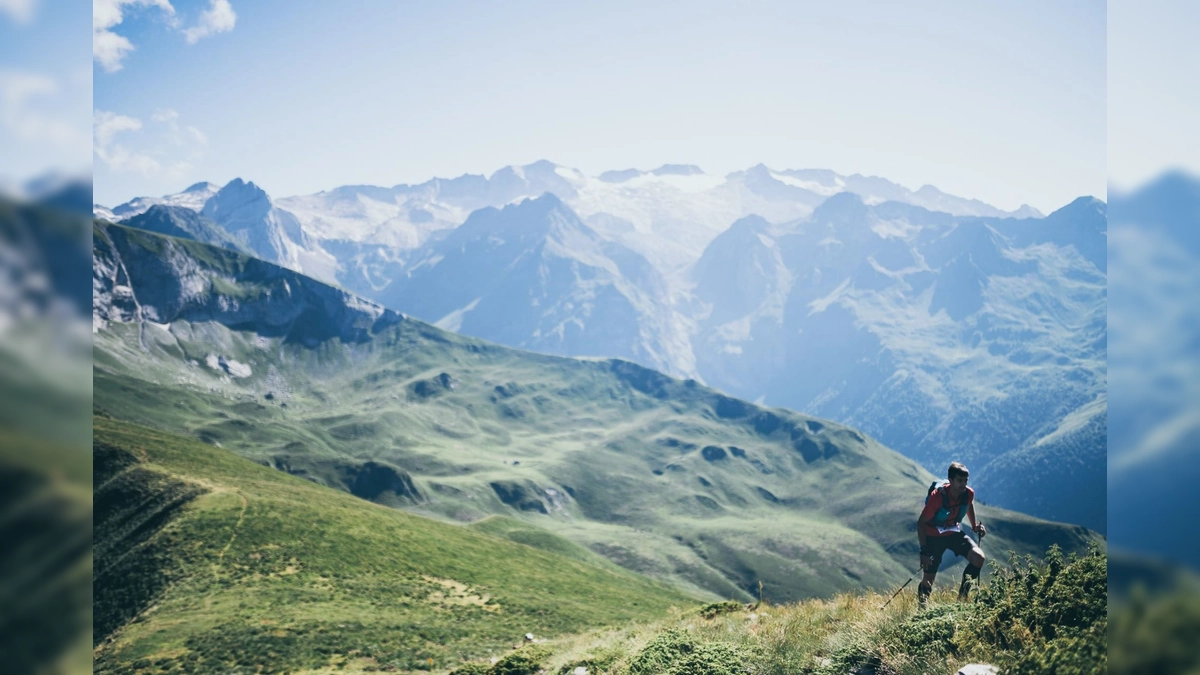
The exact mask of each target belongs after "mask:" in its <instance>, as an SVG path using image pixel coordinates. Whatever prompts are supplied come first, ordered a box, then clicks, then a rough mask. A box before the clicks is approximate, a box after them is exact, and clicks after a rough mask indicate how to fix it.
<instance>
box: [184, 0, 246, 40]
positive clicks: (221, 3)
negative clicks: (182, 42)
mask: <svg viewBox="0 0 1200 675" xmlns="http://www.w3.org/2000/svg"><path fill="white" fill-rule="evenodd" d="M236 23H237V14H236V13H235V12H234V11H233V5H230V4H229V0H211V2H210V4H209V7H208V10H207V11H205V12H204V13H203V14H201V15H200V22H199V23H197V24H196V25H195V26H192V27H191V28H188V29H186V30H184V31H183V35H184V37H185V38H187V41H188V44H190V45H192V44H196V42H197V41H198V40H200V39H201V38H205V37H208V36H209V35H213V34H215V33H227V32H229V31H231V30H233V26H234V24H236Z"/></svg>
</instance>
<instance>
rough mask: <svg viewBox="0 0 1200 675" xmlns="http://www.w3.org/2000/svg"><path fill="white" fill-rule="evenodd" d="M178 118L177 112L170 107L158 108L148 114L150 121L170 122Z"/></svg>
mask: <svg viewBox="0 0 1200 675" xmlns="http://www.w3.org/2000/svg"><path fill="white" fill-rule="evenodd" d="M177 119H179V113H178V112H175V111H174V110H171V109H170V108H159V109H158V110H155V111H154V114H153V115H151V116H150V120H151V121H152V122H170V121H173V120H177Z"/></svg>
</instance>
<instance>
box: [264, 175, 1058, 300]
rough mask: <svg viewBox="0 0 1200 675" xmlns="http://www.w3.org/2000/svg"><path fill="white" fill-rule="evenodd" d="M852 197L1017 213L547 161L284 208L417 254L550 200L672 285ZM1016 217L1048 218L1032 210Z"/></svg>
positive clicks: (320, 233) (808, 181)
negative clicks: (511, 210) (464, 228)
mask: <svg viewBox="0 0 1200 675" xmlns="http://www.w3.org/2000/svg"><path fill="white" fill-rule="evenodd" d="M844 191H849V192H853V193H855V194H859V195H860V196H861V197H863V199H864V200H865V201H866V202H867V203H879V202H883V201H888V200H891V201H903V202H906V203H912V204H916V205H920V206H925V207H927V208H931V209H936V210H940V211H944V212H947V213H952V214H958V215H986V216H997V217H999V216H1005V215H1009V214H1006V213H1004V212H1003V211H1000V210H999V209H996V208H994V207H991V206H988V205H987V204H984V203H983V202H980V201H978V200H971V199H964V198H960V197H955V196H953V195H948V194H945V193H943V192H941V191H939V190H937V189H936V188H933V187H932V186H925V187H923V188H921V189H920V190H917V191H915V192H914V191H912V190H908V189H907V188H904V187H902V186H900V185H897V184H895V183H892V182H890V181H887V180H885V179H882V178H876V177H867V176H860V175H857V174H856V175H853V176H841V175H839V174H836V173H834V172H832V171H823V170H789V171H775V170H772V169H770V168H768V167H766V166H763V165H758V166H756V167H753V168H751V169H747V170H746V171H739V172H735V173H731V174H729V175H727V176H715V175H711V174H707V173H705V172H704V171H703V170H702V169H700V167H696V166H691V165H675V164H668V165H664V166H661V167H659V168H657V169H653V170H650V171H641V170H638V169H627V170H624V171H607V172H604V173H602V174H600V176H598V177H589V176H587V175H585V174H584V173H583V172H581V171H578V170H576V169H571V168H567V167H562V166H558V165H555V164H553V163H551V162H548V161H545V160H543V161H539V162H534V163H533V164H529V165H525V166H508V167H504V168H502V169H500V170H498V171H496V172H495V173H493V174H492V175H491V176H486V177H485V176H482V175H472V174H468V175H463V176H459V177H458V178H453V179H443V178H434V179H432V180H429V181H426V182H425V183H421V184H418V185H406V184H402V185H396V186H393V187H390V188H386V187H378V186H367V185H357V186H344V187H340V188H337V189H335V190H330V191H328V192H321V193H318V194H315V195H306V196H297V197H288V198H284V199H280V200H279V206H280V207H282V208H284V209H287V210H289V211H291V212H292V213H294V214H295V215H296V217H297V218H298V219H299V220H300V221H301V223H302V224H303V225H304V229H305V231H306V232H308V233H309V234H310V235H311V236H313V237H314V238H315V239H317V240H319V241H325V240H337V241H341V242H354V243H356V244H366V245H370V246H375V245H380V246H384V247H387V248H389V249H411V248H415V247H416V246H419V245H421V244H422V243H424V242H425V241H427V240H428V239H429V238H430V237H431V236H433V234H434V233H435V232H438V231H441V230H446V229H451V228H453V227H457V226H458V225H460V224H462V223H463V222H464V221H465V220H466V218H467V216H468V215H470V213H471V212H472V211H475V210H477V209H480V208H483V207H486V206H493V207H502V206H504V205H506V204H510V203H514V202H518V201H521V200H523V199H530V198H536V197H539V196H541V195H542V194H544V193H550V194H553V195H555V196H556V197H558V198H559V199H560V200H562V201H563V203H565V204H566V205H567V206H568V207H570V208H571V210H573V211H574V212H576V213H577V214H578V215H579V216H580V217H581V218H583V220H584V222H586V223H587V224H588V225H589V226H590V227H592V228H593V229H594V230H596V232H597V233H599V234H600V235H601V236H604V237H605V238H607V239H610V240H613V241H617V242H620V243H622V244H624V245H625V246H627V247H629V248H631V249H633V250H635V251H637V252H638V253H640V254H641V255H642V256H644V257H645V258H646V259H647V260H649V261H650V262H651V263H652V264H654V265H655V267H657V268H658V269H659V270H660V271H662V272H663V273H664V274H666V275H667V276H668V277H670V276H671V275H673V274H675V273H677V272H680V271H681V270H682V269H683V268H685V267H687V266H688V265H690V264H691V263H693V262H695V260H696V259H697V258H698V257H699V256H700V254H701V253H702V252H703V250H704V247H705V246H707V245H708V243H709V242H710V241H712V239H713V238H714V237H716V235H717V234H719V233H721V232H723V231H724V230H725V229H726V228H728V227H729V224H730V223H732V222H733V221H735V220H737V219H739V218H743V217H746V216H749V215H758V216H761V217H764V218H766V219H767V220H770V221H772V222H785V221H790V220H795V219H797V218H801V217H803V216H806V215H808V214H809V213H811V212H812V210H813V209H814V208H815V207H816V206H817V205H818V204H820V203H821V202H822V201H824V200H825V199H827V198H828V197H830V196H831V195H833V194H836V193H838V192H844ZM1016 215H1019V216H1035V217H1036V216H1037V215H1040V214H1037V212H1036V210H1033V209H1032V208H1031V207H1023V208H1022V210H1021V211H1020V212H1018V214H1016ZM347 272H349V271H348V270H347Z"/></svg>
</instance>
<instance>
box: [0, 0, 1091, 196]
mask: <svg viewBox="0 0 1200 675" xmlns="http://www.w3.org/2000/svg"><path fill="white" fill-rule="evenodd" d="M5 1H13V0H5ZM126 1H127V0H96V5H97V7H99V6H100V5H105V6H110V5H111V6H115V7H116V8H117V9H118V10H119V12H118V14H119V19H120V20H119V21H113V20H112V19H111V16H112V14H111V13H110V14H106V15H104V16H108V17H110V18H108V19H104V20H102V19H101V18H99V17H101V16H102V13H101V12H99V11H98V12H97V17H98V19H97V22H99V24H98V23H97V22H94V26H95V25H101V24H106V25H101V27H100V28H95V30H96V31H97V34H98V35H100V36H101V37H99V38H97V39H96V40H95V44H96V45H97V46H96V47H95V51H96V55H95V59H94V61H93V81H94V85H93V86H94V96H95V98H94V122H93V124H94V127H95V129H96V140H95V153H94V155H95V157H94V160H95V186H96V198H97V201H98V202H99V203H102V204H107V205H110V206H112V205H115V204H117V203H120V202H122V201H125V200H127V199H129V198H131V197H133V196H136V195H146V194H152V195H153V194H165V193H168V192H175V191H179V190H181V189H183V188H184V187H186V186H187V185H189V184H191V183H193V182H196V181H200V180H209V181H213V182H215V183H218V184H223V183H224V182H226V181H228V180H231V179H232V178H234V177H242V178H244V179H246V180H253V181H254V182H256V183H258V184H259V185H260V186H262V187H263V188H264V189H266V190H267V191H268V193H270V194H272V195H273V196H277V197H282V196H290V195H295V194H308V193H312V192H317V191H320V190H325V189H331V188H334V187H337V186H339V185H346V184H359V183H363V184H373V185H394V184H397V183H417V182H423V181H425V180H428V179H429V178H431V177H434V176H442V177H452V176H457V175H461V174H463V173H483V174H490V173H492V172H493V171H495V170H497V169H499V168H501V167H503V166H506V165H509V164H526V163H530V162H533V161H536V160H539V159H549V160H550V161H553V162H555V163H557V164H561V165H565V166H569V167H573V168H578V169H580V170H582V171H584V172H585V173H588V174H591V175H595V174H598V173H600V172H602V171H605V170H609V169H623V168H628V167H637V168H641V169H651V168H654V167H657V166H659V165H661V164H664V163H690V164H696V165H699V166H700V167H701V168H703V169H704V170H705V171H707V172H709V173H714V174H725V173H728V172H731V171H736V170H741V169H745V168H748V167H750V166H753V165H755V164H758V163H760V162H761V163H765V164H767V165H768V166H771V167H772V168H776V169H788V168H829V169H833V170H835V171H838V172H840V173H846V174H850V173H863V174H874V175H881V176H884V177H886V178H889V179H891V180H893V181H896V182H899V183H901V184H903V185H906V186H908V187H910V188H914V189H915V188H918V187H920V186H921V185H923V184H926V183H930V184H933V185H936V186H937V187H939V188H941V189H942V190H945V191H947V192H951V193H954V194H959V195H962V196H967V197H976V198H979V199H983V200H984V201H987V202H989V203H992V204H994V205H996V206H999V207H1002V208H1017V207H1019V206H1020V205H1021V204H1023V203H1030V204H1032V205H1034V206H1036V207H1037V208H1039V209H1041V210H1043V211H1049V210H1052V209H1054V208H1057V207H1059V206H1062V205H1063V204H1066V203H1068V202H1069V201H1071V200H1072V199H1073V198H1075V197H1078V196H1080V195H1083V194H1091V195H1096V196H1099V197H1101V198H1103V197H1104V195H1105V190H1106V180H1105V65H1106V63H1105V40H1106V34H1105V11H1104V3H1099V2H1072V1H1069V0H1068V1H1066V2H1056V3H1041V2H1006V3H963V2H924V3H917V6H913V5H912V4H911V3H870V4H864V3H820V4H818V3H792V2H750V3H736V4H735V3H726V2H693V3H688V4H687V5H683V6H681V5H680V4H679V3H659V2H620V1H614V2H604V3H586V4H585V3H552V2H533V1H529V2H514V3H503V4H498V3H488V2H454V3H393V2H366V1H364V2H355V3H352V4H351V5H347V4H345V3H308V4H304V5H301V4H299V3H295V2H287V3H283V2H270V1H262V2H255V3H250V2H244V1H243V0H196V1H191V0H189V1H185V0H175V1H174V2H172V3H168V1H167V0H144V1H141V2H136V3H131V4H124V2H126ZM830 5H832V6H830ZM900 5H907V6H905V7H901V6H900ZM993 5H994V6H993ZM1045 5H1051V6H1045ZM206 17H207V19H206ZM112 36H116V38H120V39H124V40H127V41H128V44H129V45H130V46H131V47H132V49H131V50H128V51H125V52H120V53H117V54H116V55H115V56H114V53H113V50H111V49H108V47H107V45H110V44H112V43H113V42H114V41H115V39H116V38H113V37H112ZM101 38H103V39H101ZM118 51H119V50H118Z"/></svg>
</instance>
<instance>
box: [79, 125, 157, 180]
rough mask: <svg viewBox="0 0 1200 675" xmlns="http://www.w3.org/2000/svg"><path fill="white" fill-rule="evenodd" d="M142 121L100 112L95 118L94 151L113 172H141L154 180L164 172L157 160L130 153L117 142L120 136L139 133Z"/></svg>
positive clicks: (93, 126) (93, 127)
mask: <svg viewBox="0 0 1200 675" xmlns="http://www.w3.org/2000/svg"><path fill="white" fill-rule="evenodd" d="M141 128H142V121H141V120H139V119H138V118H136V117H130V116H128V115H118V114H116V113H113V112H109V111H107V110H96V111H95V112H94V113H93V115H92V150H93V151H94V152H95V154H96V158H97V159H99V160H100V161H101V162H104V164H105V165H107V166H108V167H109V168H110V169H112V170H113V171H137V172H140V173H142V174H143V175H146V176H150V175H152V174H154V173H157V172H158V171H159V170H160V169H161V165H160V164H159V163H158V161H157V160H155V159H154V158H153V157H150V156H149V155H145V154H141V153H137V152H134V151H132V150H130V149H129V148H128V147H126V146H124V145H121V144H119V143H117V142H116V136H117V134H119V133H122V132H127V131H139V130H141Z"/></svg>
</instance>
